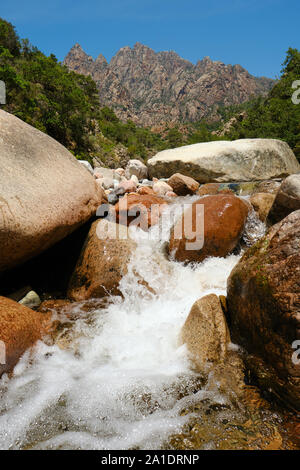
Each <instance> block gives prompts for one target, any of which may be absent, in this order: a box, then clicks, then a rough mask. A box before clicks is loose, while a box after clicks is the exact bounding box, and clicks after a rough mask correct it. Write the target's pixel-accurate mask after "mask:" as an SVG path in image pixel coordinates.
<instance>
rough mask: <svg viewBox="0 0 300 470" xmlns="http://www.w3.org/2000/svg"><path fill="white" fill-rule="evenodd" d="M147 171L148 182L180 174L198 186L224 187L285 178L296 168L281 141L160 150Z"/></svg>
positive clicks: (218, 144) (240, 141)
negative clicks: (212, 185) (213, 183)
mask: <svg viewBox="0 0 300 470" xmlns="http://www.w3.org/2000/svg"><path fill="white" fill-rule="evenodd" d="M148 170H149V174H150V176H151V177H152V178H153V177H156V178H169V177H171V176H172V175H173V174H174V173H182V174H183V175H185V176H190V177H191V178H194V179H195V180H197V181H198V182H200V183H211V182H215V183H226V182H235V181H238V182H240V181H263V180H270V179H276V178H285V177H286V176H289V175H291V174H293V173H297V172H299V171H300V165H299V163H298V161H297V159H296V157H295V155H294V153H293V152H292V150H291V149H290V147H289V146H288V144H287V143H285V142H282V141H281V140H275V139H242V140H235V141H232V142H229V141H216V142H205V143H201V144H194V145H186V146H184V147H178V148H175V149H171V150H164V151H162V152H159V153H158V154H157V155H155V156H154V157H152V158H150V159H149V160H148Z"/></svg>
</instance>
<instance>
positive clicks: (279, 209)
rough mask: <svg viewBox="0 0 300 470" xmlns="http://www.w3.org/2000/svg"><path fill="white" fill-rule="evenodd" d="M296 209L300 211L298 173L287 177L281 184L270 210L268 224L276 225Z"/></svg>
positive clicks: (299, 175) (299, 181)
mask: <svg viewBox="0 0 300 470" xmlns="http://www.w3.org/2000/svg"><path fill="white" fill-rule="evenodd" d="M298 209H300V173H298V174H297V175H291V176H288V177H287V178H286V179H285V180H284V181H283V182H282V183H281V186H280V188H279V190H278V192H277V194H276V198H275V201H274V203H273V205H272V207H271V209H270V212H269V215H268V222H269V223H271V224H276V223H277V222H279V221H280V220H282V219H284V217H286V216H287V215H289V214H290V213H291V212H293V211H296V210H298Z"/></svg>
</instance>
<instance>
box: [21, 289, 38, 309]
mask: <svg viewBox="0 0 300 470" xmlns="http://www.w3.org/2000/svg"><path fill="white" fill-rule="evenodd" d="M40 303H41V299H40V297H39V296H38V294H37V293H36V292H34V291H33V290H31V291H30V292H28V294H26V295H25V297H23V299H21V300H20V301H19V304H21V305H24V306H25V307H28V308H34V307H38V306H39V305H40Z"/></svg>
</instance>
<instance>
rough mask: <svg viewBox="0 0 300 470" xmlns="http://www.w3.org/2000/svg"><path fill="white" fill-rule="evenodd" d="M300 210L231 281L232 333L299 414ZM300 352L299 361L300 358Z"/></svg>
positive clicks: (248, 256) (266, 381) (250, 254)
mask: <svg viewBox="0 0 300 470" xmlns="http://www.w3.org/2000/svg"><path fill="white" fill-rule="evenodd" d="M299 272H300V210H298V211H295V212H293V213H291V214H290V215H288V216H287V217H286V218H285V219H283V220H282V221H281V222H279V223H278V224H276V225H274V226H273V227H271V229H270V230H269V231H268V233H267V234H266V236H265V237H263V238H262V239H261V240H260V241H259V242H258V243H257V244H255V245H254V246H253V247H251V248H250V249H249V250H248V251H247V252H246V253H245V254H244V256H243V257H242V258H241V260H240V261H239V263H238V264H237V265H236V266H235V268H234V269H233V271H232V272H231V275H230V277H229V280H228V291H227V305H228V312H229V315H230V321H231V333H232V338H233V341H234V342H235V343H238V344H240V345H242V346H243V347H244V348H245V349H246V350H247V351H248V352H249V353H250V354H252V355H253V358H250V360H249V366H250V368H251V369H253V370H254V373H255V375H256V376H257V377H258V380H259V381H260V382H261V384H262V386H264V387H265V388H266V389H267V390H272V391H273V392H274V393H275V394H277V395H278V396H280V397H281V398H282V399H283V400H284V401H285V403H286V404H288V405H290V406H292V407H294V408H296V409H297V410H300V361H299V351H300V347H299V345H300V341H299V340H300V276H299ZM297 349H298V357H297V353H296V352H297Z"/></svg>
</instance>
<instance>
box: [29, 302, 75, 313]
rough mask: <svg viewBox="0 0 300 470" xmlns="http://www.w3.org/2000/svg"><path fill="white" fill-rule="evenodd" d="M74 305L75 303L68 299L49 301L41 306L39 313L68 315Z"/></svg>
mask: <svg viewBox="0 0 300 470" xmlns="http://www.w3.org/2000/svg"><path fill="white" fill-rule="evenodd" d="M72 305H73V303H72V302H70V300H67V299H49V300H44V301H43V302H42V303H41V304H40V306H39V308H38V311H39V312H41V313H58V314H60V313H66V312H69V311H70V310H71V308H72Z"/></svg>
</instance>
